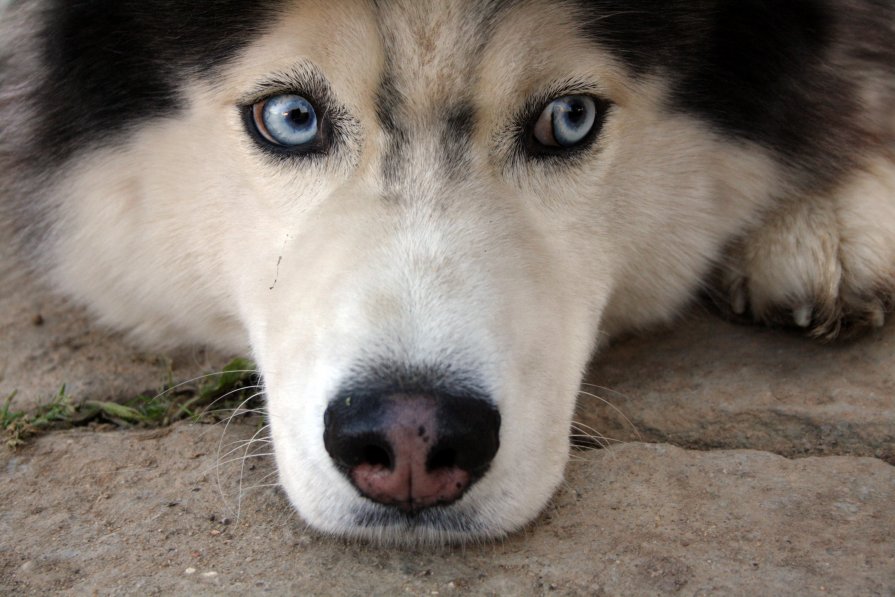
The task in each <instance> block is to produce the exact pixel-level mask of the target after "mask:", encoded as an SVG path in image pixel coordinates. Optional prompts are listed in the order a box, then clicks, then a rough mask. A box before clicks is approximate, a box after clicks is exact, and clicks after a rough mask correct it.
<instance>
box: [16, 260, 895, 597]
mask: <svg viewBox="0 0 895 597" xmlns="http://www.w3.org/2000/svg"><path fill="white" fill-rule="evenodd" d="M0 282H2V286H0V289H2V290H0V398H2V397H4V396H7V395H8V394H10V393H11V392H12V391H13V390H18V395H17V397H16V404H17V405H18V406H20V407H24V406H29V405H34V404H37V403H38V402H40V401H42V400H47V399H48V398H49V397H50V396H52V395H53V394H55V393H56V392H57V391H58V389H59V387H60V386H61V385H62V384H65V385H66V391H67V393H69V394H71V395H73V396H75V397H76V398H78V399H88V398H89V399H99V400H104V399H110V398H115V397H118V396H123V395H129V394H133V393H139V392H140V391H142V390H144V389H146V388H156V387H158V386H159V385H160V383H163V382H164V380H165V379H166V378H167V377H168V376H169V375H173V376H174V377H175V378H176V379H186V378H189V377H190V376H192V375H195V374H197V373H201V372H203V371H209V370H213V369H214V368H216V367H220V366H221V365H222V364H223V363H224V362H226V360H227V356H226V355H214V354H207V353H205V352H204V351H201V350H185V351H181V352H179V353H176V354H174V355H154V354H145V353H141V352H139V351H135V350H133V349H132V348H129V347H128V345H127V344H126V343H125V342H124V341H122V340H121V339H120V338H118V337H117V336H115V335H110V334H108V333H105V332H103V331H101V330H99V329H98V328H96V327H95V326H94V325H92V324H91V323H90V320H89V318H88V317H86V316H85V315H84V314H83V313H82V312H81V311H80V310H78V309H76V308H74V307H71V306H69V305H66V304H65V303H64V302H62V301H59V300H58V299H53V298H50V297H48V295H47V294H46V293H44V292H42V291H40V290H37V289H35V287H34V285H33V283H31V282H30V281H29V280H28V279H27V278H22V277H19V276H18V275H13V274H11V273H10V272H6V273H4V274H2V276H0ZM893 365H895V326H888V327H887V328H885V329H884V330H882V331H880V332H877V333H874V334H871V335H869V336H867V337H865V338H863V339H861V340H860V341H857V342H853V343H850V344H844V345H835V346H820V345H817V344H813V343H811V342H809V341H807V340H804V339H802V338H800V337H798V336H797V335H794V334H791V333H788V332H784V331H775V330H766V329H763V328H758V327H751V326H740V325H734V324H731V323H726V322H723V321H721V320H719V319H718V318H716V317H713V316H711V315H709V314H706V313H703V312H701V311H699V310H696V312H694V313H693V314H692V315H691V316H690V317H688V318H686V319H684V320H682V321H681V322H680V323H679V324H678V325H676V326H675V327H674V328H673V329H671V330H666V331H658V332H655V333H652V334H649V335H643V336H640V337H636V338H628V339H622V340H620V341H618V342H616V343H615V344H614V345H613V346H612V347H610V348H609V349H608V350H607V351H605V352H604V353H603V354H602V355H601V357H600V358H599V359H598V360H597V361H596V363H595V364H594V366H593V367H592V370H591V372H590V373H589V375H588V379H587V380H586V382H587V383H586V385H584V386H583V387H582V390H583V392H584V393H582V399H581V407H580V409H579V413H578V417H577V418H578V421H579V422H580V423H581V424H582V425H586V426H588V427H591V428H594V429H597V430H599V431H600V432H602V433H604V435H606V436H608V438H609V439H607V440H606V443H608V445H609V447H608V449H599V450H596V449H590V450H583V451H576V452H574V453H573V456H572V461H571V463H570V465H569V468H568V471H567V480H566V482H565V483H564V485H563V487H562V488H561V490H560V492H559V493H558V495H557V496H556V497H555V499H554V500H553V502H552V503H551V504H550V506H549V507H548V508H547V510H546V511H545V513H544V514H543V515H542V516H541V517H540V519H539V520H537V521H536V522H535V523H534V524H532V525H531V526H530V527H529V528H528V529H526V530H525V531H524V532H521V533H518V534H516V535H514V536H512V537H509V538H508V539H506V540H505V541H501V542H497V543H489V544H484V545H475V546H466V547H455V548H440V549H427V550H419V549H416V550H406V549H393V548H383V547H379V546H375V545H372V546H371V545H363V544H356V543H347V542H344V541H340V540H335V539H331V538H327V537H321V536H318V535H316V534H315V533H314V532H312V531H310V530H309V529H307V528H306V526H305V525H304V524H303V523H302V521H301V520H299V519H298V518H297V517H296V516H295V515H294V514H293V512H292V511H291V509H290V507H289V505H288V503H287V501H286V499H285V497H284V496H283V494H282V493H281V492H280V491H279V489H278V488H277V486H276V483H275V475H274V469H273V464H272V461H271V460H270V458H269V456H267V454H266V453H267V450H268V446H267V445H266V443H264V442H263V441H261V442H258V441H256V442H250V441H249V440H251V439H252V438H253V437H254V436H255V434H256V432H257V431H258V426H259V424H260V423H259V420H258V419H253V418H241V419H239V420H235V421H234V422H233V423H232V424H230V425H229V426H226V425H224V424H218V425H195V424H184V423H181V424H178V425H175V426H173V427H168V428H164V429H159V430H119V431H111V432H102V433H101V432H95V431H86V430H69V431H62V432H55V433H51V434H49V435H45V436H43V437H40V438H38V439H36V440H34V441H32V442H30V443H29V444H28V445H27V446H25V447H24V448H22V449H20V450H18V451H16V452H10V451H5V449H0V475H2V477H0V479H2V482H0V504H2V506H0V594H10V595H11V594H46V593H54V594H55V593H62V594H75V595H83V594H101V595H116V594H147V595H152V594H198V595H202V594H209V595H210V594H241V595H244V594H261V593H269V594H275V595H278V594H313V595H317V594H319V595H327V594H340V595H368V594H374V595H395V594H413V595H452V594H457V595H459V594H467V593H474V594H495V595H497V594H499V595H513V594H518V595H531V594H535V595H536V594H546V595H665V594H681V595H704V594H741V595H742V594H756V595H782V594H806V595H807V594H837V595H890V596H891V595H895V508H893V504H895V466H893V464H895V367H893ZM607 403H608V404H609V405H611V406H609V405H607Z"/></svg>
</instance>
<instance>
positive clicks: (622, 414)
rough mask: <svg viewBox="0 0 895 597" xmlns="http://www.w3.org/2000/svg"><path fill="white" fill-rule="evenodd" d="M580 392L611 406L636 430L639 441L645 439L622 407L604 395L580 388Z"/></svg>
mask: <svg viewBox="0 0 895 597" xmlns="http://www.w3.org/2000/svg"><path fill="white" fill-rule="evenodd" d="M578 394H579V395H582V396H589V397H591V398H596V399H597V400H599V401H600V402H602V403H603V404H605V405H606V406H608V407H609V408H611V409H612V410H614V411H615V412H616V413H617V414H618V415H619V416H620V417H621V418H622V419H624V421H625V423H627V424H628V425H629V426H630V427H631V430H632V431H634V433H635V434H636V435H637V441H643V437H642V436H641V434H640V431H639V430H638V429H637V426H636V425H634V423H633V422H632V421H631V419H629V418H628V417H627V415H625V413H623V412H622V411H621V409H620V408H618V407H617V406H615V405H614V404H612V403H611V402H609V401H608V400H606V399H605V398H603V397H602V396H597V395H596V394H592V393H590V392H585V391H584V390H578Z"/></svg>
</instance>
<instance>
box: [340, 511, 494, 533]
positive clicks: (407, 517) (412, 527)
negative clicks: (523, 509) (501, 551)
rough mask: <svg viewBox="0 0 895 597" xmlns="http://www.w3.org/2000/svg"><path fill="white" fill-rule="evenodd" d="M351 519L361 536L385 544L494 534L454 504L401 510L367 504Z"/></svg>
mask: <svg viewBox="0 0 895 597" xmlns="http://www.w3.org/2000/svg"><path fill="white" fill-rule="evenodd" d="M353 517H354V524H355V526H356V527H357V529H358V530H359V531H360V533H361V534H369V535H370V537H371V538H375V539H377V540H384V541H386V542H388V541H394V542H401V543H406V542H407V540H408V538H416V540H417V541H419V542H426V541H432V540H434V541H437V542H439V543H445V542H456V541H466V540H468V539H469V538H470V537H480V536H486V535H490V534H493V532H494V529H493V528H490V527H489V526H488V525H487V524H485V523H484V522H483V521H482V519H481V517H480V516H477V515H475V514H474V513H471V512H470V511H468V509H467V508H460V507H459V506H456V505H455V506H433V507H429V508H425V509H421V510H414V511H405V510H401V509H397V508H392V507H388V506H381V505H378V504H373V503H372V502H368V503H366V504H364V505H363V507H361V508H359V509H358V510H356V511H355V512H354V513H353Z"/></svg>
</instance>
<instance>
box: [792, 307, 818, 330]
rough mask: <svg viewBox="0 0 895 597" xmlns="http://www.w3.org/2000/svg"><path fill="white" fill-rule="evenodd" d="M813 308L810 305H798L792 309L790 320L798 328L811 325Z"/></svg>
mask: <svg viewBox="0 0 895 597" xmlns="http://www.w3.org/2000/svg"><path fill="white" fill-rule="evenodd" d="M813 311H814V309H813V308H812V306H811V305H800V306H798V307H796V308H795V309H793V310H792V320H793V321H794V322H795V324H796V325H797V326H799V327H800V328H807V327H808V326H810V325H811V315H812V313H813Z"/></svg>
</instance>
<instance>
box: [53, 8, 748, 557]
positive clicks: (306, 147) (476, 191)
mask: <svg viewBox="0 0 895 597" xmlns="http://www.w3.org/2000/svg"><path fill="white" fill-rule="evenodd" d="M224 4H228V6H229V5H230V4H233V3H224ZM237 4H238V3H237ZM234 6H235V5H234ZM191 10H192V9H191ZM229 10H232V11H237V12H238V9H236V8H233V6H231V7H230V9H229ZM197 18H198V17H197ZM222 18H223V17H222ZM254 18H255V19H256V20H255V21H254V22H253V23H252V25H251V26H247V29H249V30H251V31H256V32H257V34H255V35H254V36H252V37H247V36H246V35H245V34H244V33H243V34H242V36H243V37H246V39H242V38H240V41H241V42H242V44H243V45H242V46H240V48H239V50H238V51H236V52H233V55H232V56H227V59H226V60H221V61H217V62H214V61H212V62H213V64H211V66H207V67H206V66H203V65H202V64H200V62H201V61H190V60H185V59H184V60H183V61H182V63H178V62H177V61H176V60H173V59H172V62H171V64H169V65H167V66H168V69H169V71H172V72H175V73H176V75H177V76H176V77H173V78H172V79H171V82H170V85H171V87H172V89H174V90H176V93H173V95H172V96H171V98H169V99H170V100H171V102H172V104H173V106H174V107H173V108H169V109H160V110H159V114H151V115H150V116H151V118H149V117H147V119H143V120H139V119H138V121H137V122H135V123H134V124H133V126H130V127H128V128H126V130H124V132H123V133H121V134H116V141H115V143H114V148H109V147H108V145H104V146H103V147H104V148H99V149H97V150H96V151H94V152H92V153H91V155H90V157H89V158H83V159H80V160H79V161H77V165H78V168H77V169H76V174H74V175H73V176H72V177H70V178H68V179H66V182H65V184H64V185H63V186H60V187H59V188H58V194H59V196H61V197H63V198H64V199H63V201H62V202H60V203H61V204H65V205H68V207H64V208H57V213H58V214H61V215H58V216H57V218H58V220H59V221H60V222H63V223H60V224H59V225H58V226H57V227H56V228H55V230H56V233H55V234H56V236H55V238H56V241H57V242H56V251H57V255H58V260H59V263H60V266H59V267H58V269H57V270H56V278H57V279H58V280H60V281H61V283H62V284H63V286H64V287H66V288H67V289H68V290H69V291H70V292H73V293H75V294H76V295H78V296H81V297H83V298H85V299H86V300H87V302H89V303H91V304H93V305H95V306H96V307H97V308H98V309H99V310H100V311H101V312H102V313H103V314H104V315H105V317H106V318H107V320H109V321H112V322H114V323H120V324H124V325H131V326H133V325H134V323H135V322H136V323H137V326H136V327H137V332H138V333H139V334H141V335H142V336H144V337H149V338H150V339H153V338H155V339H165V337H166V336H168V335H174V333H175V332H177V334H179V335H183V334H184V333H185V334H186V335H187V336H189V337H193V338H197V339H200V340H203V341H212V342H214V341H218V342H220V343H222V344H226V345H233V344H234V343H238V342H239V341H240V338H242V337H245V336H246V335H247V336H248V341H249V343H250V345H251V349H252V351H253V353H254V355H255V357H256V359H257V362H258V364H259V366H260V369H261V372H262V373H263V376H264V379H265V387H266V391H267V399H268V404H269V416H270V424H271V428H272V436H273V442H274V447H275V452H276V460H277V465H278V467H279V471H280V479H281V482H282V484H283V486H284V487H285V489H286V491H287V493H288V495H289V497H290V499H291V500H292V502H293V503H294V505H295V507H296V508H297V509H298V511H299V512H300V513H301V515H302V516H303V517H304V518H305V519H306V520H307V521H308V522H310V523H311V524H312V525H313V526H314V527H316V528H319V529H323V530H325V531H329V532H333V533H338V534H345V535H352V536H362V537H370V538H376V539H384V540H400V541H442V540H467V539H470V538H475V537H494V536H500V535H502V534H505V533H507V532H509V531H512V530H514V529H517V528H519V527H520V526H522V525H524V524H525V523H526V522H528V521H529V520H531V519H532V518H533V517H534V516H535V515H536V514H537V513H538V512H539V511H540V509H541V508H543V506H544V505H545V503H546V502H547V500H548V499H549V498H550V496H551V494H552V492H553V491H554V490H555V488H556V486H557V484H558V483H559V482H560V479H561V477H562V473H563V467H564V465H565V462H566V460H567V452H568V432H569V427H570V422H571V419H572V413H573V408H574V404H575V399H576V394H577V389H578V385H579V383H580V379H581V375H582V372H583V370H584V368H585V366H586V363H587V361H588V359H589V356H590V355H591V352H592V350H593V348H594V346H595V344H596V343H597V340H598V338H599V337H600V336H601V335H602V334H605V333H607V332H611V331H613V330H614V329H618V328H620V327H624V326H628V325H631V324H635V325H636V324H640V323H642V322H646V321H648V320H654V319H661V318H663V317H666V316H668V315H669V314H671V313H673V312H674V310H675V309H676V308H677V307H678V306H679V305H680V303H681V302H682V301H683V300H685V297H686V296H687V295H688V294H689V292H690V291H691V290H692V288H693V286H694V284H695V282H696V280H697V278H698V277H699V275H700V274H702V273H703V271H704V269H705V267H706V266H707V264H708V262H709V260H710V259H711V258H712V257H713V256H714V255H715V254H716V252H717V250H718V246H719V244H720V243H721V242H722V241H723V240H724V239H725V238H726V237H727V236H728V235H729V234H730V232H731V231H732V230H733V229H735V227H736V226H737V225H738V224H737V222H739V221H740V220H741V219H742V216H743V213H745V211H744V210H745V208H744V207H736V202H735V201H733V200H731V199H730V197H731V195H730V193H731V192H732V191H731V190H730V189H724V188H723V182H718V181H722V180H723V178H724V172H725V168H726V167H727V164H728V163H729V162H730V161H731V160H729V159H727V158H728V157H729V156H731V155H732V154H733V153H734V150H733V149H731V148H730V147H722V144H721V142H720V141H719V140H717V139H716V137H715V136H714V135H713V134H712V133H711V132H710V129H709V127H708V126H705V125H702V124H700V121H699V120H698V119H697V118H695V117H693V116H691V115H688V113H687V112H686V111H685V110H679V109H676V108H675V107H674V105H673V103H672V102H671V101H670V100H669V97H670V96H671V93H672V90H673V86H674V81H673V78H669V77H664V76H661V72H659V71H656V70H653V69H650V68H648V64H649V63H650V57H649V56H644V55H643V53H644V52H648V51H649V50H646V49H643V48H636V51H635V50H632V49H631V47H629V46H626V45H625V44H629V45H630V44H635V43H637V42H638V40H637V39H634V38H636V37H637V35H635V32H634V31H633V30H631V31H627V35H628V37H629V38H630V39H628V38H625V36H624V35H623V33H625V31H624V27H623V28H622V30H620V32H616V33H615V34H614V36H613V35H610V34H609V33H607V29H606V27H608V24H611V23H612V22H613V19H618V20H619V21H618V22H621V23H626V24H627V25H626V26H627V27H630V23H631V20H630V19H629V18H627V17H624V16H617V15H616V16H613V14H611V13H605V14H604V13H598V12H597V11H596V10H595V9H594V8H593V7H591V6H590V5H589V3H577V2H556V3H552V4H549V5H548V4H547V3H544V2H525V1H521V2H470V1H461V0H457V1H450V2H436V3H424V2H415V1H409V0H408V1H406V2H399V1H392V2H378V3H367V2H361V1H356V2H348V1H345V2H341V1H340V2H324V1H310V0H308V1H300V2H288V3H287V2H283V3H280V4H279V5H278V6H277V9H276V10H271V11H268V12H266V13H263V16H260V17H259V16H257V15H255V17H254ZM225 30H227V31H231V32H232V31H235V30H238V27H234V26H233V24H232V23H230V26H228V28H225ZM658 30H659V29H657V31H658ZM159 35H160V37H158V38H155V39H154V41H153V42H152V43H155V44H160V43H162V42H161V41H158V40H159V39H164V35H166V33H165V32H161V33H159ZM233 35H236V34H235V33H233ZM601 36H602V37H601ZM171 37H173V36H171ZM178 39H181V38H180V37H178ZM640 41H646V40H640ZM183 43H189V42H188V41H184V42H183ZM197 43H199V42H197ZM206 43H207V42H206ZM234 43H235V42H234ZM150 45H151V44H150ZM84 68H87V67H84ZM178 69H179V70H178ZM88 70H89V69H88ZM169 74H170V73H169ZM166 76H167V75H166ZM71 84H75V83H71ZM144 101H145V98H144ZM175 108H176V109H175ZM105 116H108V115H105ZM105 116H104V117H105ZM125 133H126V134H125ZM100 145H103V144H100ZM722 149H723V151H722ZM744 151H745V150H743V152H744ZM738 157H743V156H742V154H738ZM725 193H726V194H727V195H726V197H725ZM66 201H67V202H68V203H67V204H66V203H65V202H66ZM738 209H739V210H740V211H737V210H738ZM740 212H743V213H740ZM122 255H127V256H128V257H127V260H125V261H124V264H123V265H122ZM135 305H136V306H135ZM135 312H136V315H135Z"/></svg>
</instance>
